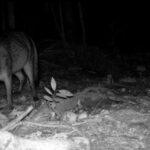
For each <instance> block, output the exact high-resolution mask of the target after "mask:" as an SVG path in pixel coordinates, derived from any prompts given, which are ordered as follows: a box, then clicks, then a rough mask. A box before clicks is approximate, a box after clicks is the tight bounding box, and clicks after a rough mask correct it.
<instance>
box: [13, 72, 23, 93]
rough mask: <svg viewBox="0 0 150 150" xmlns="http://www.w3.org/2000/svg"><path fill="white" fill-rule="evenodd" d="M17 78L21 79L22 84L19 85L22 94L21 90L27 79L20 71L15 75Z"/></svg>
mask: <svg viewBox="0 0 150 150" xmlns="http://www.w3.org/2000/svg"><path fill="white" fill-rule="evenodd" d="M15 76H16V77H17V78H18V79H19V82H20V83H19V92H21V90H22V88H23V84H24V80H25V77H24V75H23V72H22V71H19V72H17V73H15Z"/></svg>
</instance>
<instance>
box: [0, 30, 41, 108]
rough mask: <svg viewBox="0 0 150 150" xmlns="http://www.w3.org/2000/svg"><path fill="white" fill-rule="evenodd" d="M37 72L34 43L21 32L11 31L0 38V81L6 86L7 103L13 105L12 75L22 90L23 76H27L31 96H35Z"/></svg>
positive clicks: (36, 56) (10, 106)
mask: <svg viewBox="0 0 150 150" xmlns="http://www.w3.org/2000/svg"><path fill="white" fill-rule="evenodd" d="M37 74H38V55H37V49H36V46H35V43H34V42H33V40H32V39H31V38H30V37H28V36H27V35H26V34H25V33H23V32H11V33H8V34H4V35H3V36H1V38H0V81H3V82H4V84H5V87H6V94H7V104H8V107H9V108H12V106H13V100H12V75H15V76H16V77H17V78H18V79H19V81H20V86H19V91H21V90H22V87H23V83H24V79H25V76H24V75H26V77H27V79H28V81H29V83H30V86H31V89H32V93H33V97H34V98H36V97H37V96H36V90H35V81H36V80H37Z"/></svg>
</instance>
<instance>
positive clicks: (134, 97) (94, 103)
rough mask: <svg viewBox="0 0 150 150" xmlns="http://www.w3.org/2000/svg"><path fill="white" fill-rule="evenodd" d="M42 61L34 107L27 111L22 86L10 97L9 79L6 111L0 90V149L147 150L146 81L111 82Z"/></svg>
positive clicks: (149, 112) (149, 89)
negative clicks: (9, 99) (10, 104)
mask: <svg viewBox="0 0 150 150" xmlns="http://www.w3.org/2000/svg"><path fill="white" fill-rule="evenodd" d="M41 60H42V59H41ZM41 60H40V61H41ZM43 60H44V61H43ZM43 60H42V61H41V62H42V63H41V65H40V68H41V70H40V82H39V87H38V89H37V91H38V98H39V101H40V104H39V105H38V107H36V108H34V107H33V106H32V104H33V100H32V96H31V92H30V90H28V87H27V86H25V87H24V90H23V91H22V92H21V93H17V92H16V91H17V87H18V84H19V83H18V81H17V80H16V79H14V83H13V100H14V109H13V110H11V111H8V110H6V109H5V106H6V94H5V88H4V85H3V84H0V88H1V91H0V99H1V100H0V127H1V129H0V135H1V136H0V149H2V150H3V149H4V150H9V149H12V150H13V149H14V150H27V149H31V150H49V149H50V150H73V149H76V150H81V149H82V150H110V149H111V150H129V149H130V150H141V149H142V150H149V149H150V78H148V77H145V76H140V77H133V76H132V77H130V76H129V75H124V77H121V78H118V79H117V80H116V78H114V77H113V75H111V74H106V75H105V76H103V77H101V76H99V75H97V74H96V73H95V72H94V71H88V70H86V72H85V71H83V70H82V68H80V67H76V66H72V67H62V66H61V65H56V64H55V63H52V62H49V61H47V60H46V59H43Z"/></svg>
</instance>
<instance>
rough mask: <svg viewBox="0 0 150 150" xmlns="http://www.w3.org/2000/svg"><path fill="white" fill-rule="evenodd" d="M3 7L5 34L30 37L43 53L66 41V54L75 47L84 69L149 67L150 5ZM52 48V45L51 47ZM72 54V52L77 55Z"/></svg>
mask: <svg viewBox="0 0 150 150" xmlns="http://www.w3.org/2000/svg"><path fill="white" fill-rule="evenodd" d="M0 5H1V19H0V24H1V29H0V31H1V32H4V31H9V30H19V31H24V32H26V33H27V34H29V35H30V36H31V37H32V38H33V39H34V41H35V42H36V44H37V46H39V49H38V51H39V52H42V46H41V45H40V44H39V43H42V41H44V40H49V41H55V42H56V43H57V42H58V41H61V44H60V45H61V46H60V47H61V48H62V49H63V50H64V53H65V52H66V49H68V47H69V48H70V49H71V50H70V51H72V52H74V53H75V54H74V55H75V56H74V59H76V60H77V62H78V64H80V65H81V66H82V67H83V68H88V69H89V68H90V69H91V68H92V69H93V68H95V69H94V71H98V70H103V69H104V68H109V70H111V69H110V68H113V70H115V71H116V68H117V67H118V68H120V70H121V69H122V68H123V69H124V70H128V68H129V69H131V68H132V67H131V66H133V68H135V66H138V65H145V66H146V67H149V60H150V53H149V49H150V44H149V41H150V39H149V35H150V31H149V27H150V23H149V8H148V4H142V3H139V4H138V2H136V3H133V4H131V2H129V3H128V2H126V1H125V2H122V3H118V2H117V3H115V2H109V1H108V2H105V3H102V2H99V1H86V0H82V1H80V0H77V1H74V0H64V1H61V0H51V1H39V2H28V1H26V2H25V1H18V2H17V1H15V2H13V1H1V2H0ZM53 43H54V42H53ZM51 44H52V42H49V45H47V43H46V44H45V47H46V46H50V45H51ZM43 45H44V44H43ZM57 46H58V45H57ZM43 47H44V46H43ZM45 47H44V48H45ZM79 47H80V48H79ZM92 47H93V48H92ZM74 49H75V50H74ZM76 49H78V50H76ZM70 51H69V52H68V51H67V53H68V54H69V55H72V53H71V52H70ZM98 56H99V57H98ZM92 60H94V62H93V61H92ZM106 60H108V61H106ZM90 62H91V63H90ZM98 64H99V65H98ZM100 64H102V65H101V66H103V67H101V66H100ZM87 66H88V67H87ZM112 66H114V67H112ZM116 66H117V67H116ZM114 68H115V69H114ZM131 70H132V69H131ZM106 72H107V73H108V71H106ZM120 72H121V71H120ZM118 73H119V72H118Z"/></svg>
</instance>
